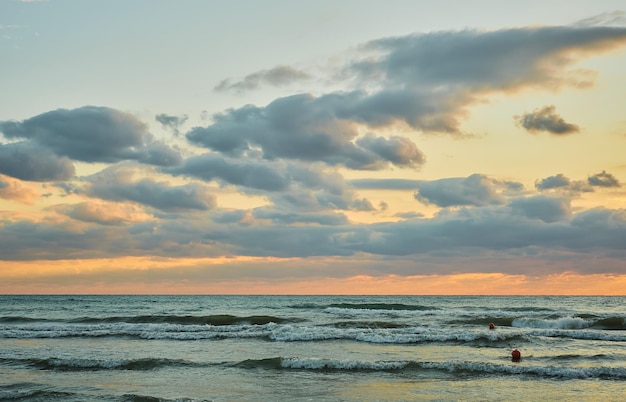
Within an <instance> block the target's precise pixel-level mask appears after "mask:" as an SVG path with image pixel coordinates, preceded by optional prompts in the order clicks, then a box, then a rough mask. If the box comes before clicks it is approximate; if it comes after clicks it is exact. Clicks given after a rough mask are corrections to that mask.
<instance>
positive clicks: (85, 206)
mask: <svg viewBox="0 0 626 402" xmlns="http://www.w3.org/2000/svg"><path fill="white" fill-rule="evenodd" d="M52 209H53V210H55V211H57V212H59V213H62V214H64V215H67V216H69V217H70V218H72V219H76V220H78V221H82V222H89V223H96V224H99V225H107V226H109V225H113V226H117V225H124V224H128V223H132V222H142V221H145V220H147V219H148V218H150V216H149V215H148V214H146V213H145V212H143V211H142V210H141V208H139V207H138V206H136V205H132V204H124V203H120V202H102V201H88V202H80V203H77V204H71V205H56V206H54V207H52Z"/></svg>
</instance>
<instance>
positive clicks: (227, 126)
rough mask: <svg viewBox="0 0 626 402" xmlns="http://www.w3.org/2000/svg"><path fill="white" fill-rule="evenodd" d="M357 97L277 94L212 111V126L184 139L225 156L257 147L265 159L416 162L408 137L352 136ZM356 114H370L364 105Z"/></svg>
mask: <svg viewBox="0 0 626 402" xmlns="http://www.w3.org/2000/svg"><path fill="white" fill-rule="evenodd" d="M363 96H364V94H363V93H360V92H352V93H343V94H331V95H325V96H321V97H318V98H316V97H313V96H312V95H306V94H302V95H294V96H290V97H286V98H279V99H277V100H275V101H273V102H272V103H270V104H269V105H267V106H266V107H256V106H252V105H248V106H244V107H242V108H240V109H232V110H229V111H227V112H225V113H222V114H218V115H215V116H214V123H213V124H212V125H210V126H208V127H204V128H202V127H196V128H194V129H192V130H191V131H189V132H188V133H187V138H188V139H189V141H191V142H193V143H195V144H198V145H201V146H204V147H207V148H210V149H212V150H214V151H217V152H221V153H224V154H227V155H230V156H242V155H245V154H246V153H247V152H249V151H250V150H252V149H260V150H261V152H262V155H263V157H264V158H265V159H275V158H288V159H297V160H303V161H322V162H325V163H327V164H329V165H344V166H346V167H349V168H352V169H382V168H384V167H386V166H388V165H389V164H393V165H396V166H400V167H418V166H419V165H421V164H422V163H423V162H424V156H423V155H422V153H421V152H420V151H419V150H418V149H417V147H416V146H415V144H414V143H413V142H412V141H410V140H408V139H405V138H399V137H393V138H391V139H385V138H382V137H374V136H372V135H369V136H366V137H363V138H359V139H358V140H357V141H354V140H355V139H357V137H358V131H357V127H356V126H355V124H354V122H355V119H359V120H360V119H361V117H359V116H357V114H356V113H355V112H356V111H355V108H357V109H358V108H360V106H359V105H358V103H359V102H360V101H361V100H362V99H363ZM355 103H356V104H357V105H355ZM359 113H362V114H363V118H365V117H367V118H370V119H371V118H372V117H371V116H368V115H367V113H366V110H365V109H361V110H360V111H359Z"/></svg>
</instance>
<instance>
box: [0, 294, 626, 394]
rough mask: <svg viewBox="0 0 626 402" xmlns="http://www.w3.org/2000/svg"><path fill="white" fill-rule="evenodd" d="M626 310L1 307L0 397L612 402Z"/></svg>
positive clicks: (38, 299)
mask: <svg viewBox="0 0 626 402" xmlns="http://www.w3.org/2000/svg"><path fill="white" fill-rule="evenodd" d="M625 301H626V298H624V297H460V296H458V297H457V296H455V297H443V296H428V297H421V296H401V297H395V296H378V297H373V296H0V399H2V400H21V401H55V400H56V401H174V400H184V401H205V400H213V401H232V400H238V401H242V400H243V401H247V400H250V401H258V400H261V401H264V400H267V401H273V400H315V401H318V400H328V401H357V400H436V401H447V400H450V401H454V400H503V399H507V400H520V401H522V400H563V399H565V400H588V401H593V400H598V399H603V400H605V401H607V400H608V401H611V400H615V401H618V400H623V398H624V397H623V395H626V323H625V318H626V311H625V310H624V302H625ZM489 323H494V324H495V325H496V328H495V329H494V330H490V329H489ZM514 348H517V349H519V350H520V351H521V352H522V360H521V361H520V362H512V361H511V350H513V349H514Z"/></svg>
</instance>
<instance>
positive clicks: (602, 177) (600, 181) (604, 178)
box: [587, 170, 621, 187]
mask: <svg viewBox="0 0 626 402" xmlns="http://www.w3.org/2000/svg"><path fill="white" fill-rule="evenodd" d="M587 182H588V183H589V184H590V185H592V186H597V187H621V185H620V183H619V180H617V178H616V177H615V176H613V175H612V174H611V173H607V172H605V171H604V170H603V171H602V172H601V173H596V174H594V175H593V176H589V177H588V178H587Z"/></svg>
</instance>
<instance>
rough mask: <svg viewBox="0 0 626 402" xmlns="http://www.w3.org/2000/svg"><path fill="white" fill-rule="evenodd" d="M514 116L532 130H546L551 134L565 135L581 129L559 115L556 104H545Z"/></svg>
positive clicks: (522, 125)
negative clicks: (529, 111)
mask: <svg viewBox="0 0 626 402" xmlns="http://www.w3.org/2000/svg"><path fill="white" fill-rule="evenodd" d="M514 118H515V120H516V122H517V124H519V125H520V126H521V127H524V128H525V129H526V130H528V131H530V132H538V131H546V132H549V133H551V134H556V135H565V134H572V133H577V132H579V131H580V128H579V127H578V126H577V125H575V124H571V123H567V122H566V121H565V120H564V119H563V118H562V117H561V116H559V115H558V114H557V113H556V107H554V106H544V107H543V108H540V109H535V110H534V111H533V112H532V113H524V114H523V115H521V116H514Z"/></svg>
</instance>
